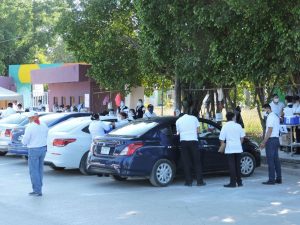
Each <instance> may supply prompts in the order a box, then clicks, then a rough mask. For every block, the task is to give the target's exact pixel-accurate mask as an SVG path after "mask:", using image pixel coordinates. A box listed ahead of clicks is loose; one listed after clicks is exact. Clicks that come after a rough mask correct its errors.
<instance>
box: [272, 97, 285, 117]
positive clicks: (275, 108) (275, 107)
mask: <svg viewBox="0 0 300 225" xmlns="http://www.w3.org/2000/svg"><path fill="white" fill-rule="evenodd" d="M270 106H271V109H272V112H274V113H275V114H276V115H277V116H279V117H281V116H282V113H283V108H284V104H283V103H282V102H280V101H279V97H278V95H277V94H274V95H273V100H272V102H271V103H270Z"/></svg>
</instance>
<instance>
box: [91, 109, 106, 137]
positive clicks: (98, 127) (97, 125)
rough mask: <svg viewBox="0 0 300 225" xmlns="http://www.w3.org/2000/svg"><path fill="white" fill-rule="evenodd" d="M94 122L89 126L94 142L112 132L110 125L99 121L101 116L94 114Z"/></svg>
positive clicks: (92, 118)
mask: <svg viewBox="0 0 300 225" xmlns="http://www.w3.org/2000/svg"><path fill="white" fill-rule="evenodd" d="M91 120H92V122H91V123H90V125H89V131H90V134H91V136H92V140H93V139H94V138H95V137H97V136H104V135H105V132H108V131H109V130H110V125H109V124H106V123H105V122H103V121H101V120H100V119H99V114H97V113H94V114H93V115H92V116H91Z"/></svg>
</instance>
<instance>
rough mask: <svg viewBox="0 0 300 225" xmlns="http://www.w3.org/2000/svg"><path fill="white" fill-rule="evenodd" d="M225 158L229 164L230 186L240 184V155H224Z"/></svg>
mask: <svg viewBox="0 0 300 225" xmlns="http://www.w3.org/2000/svg"><path fill="white" fill-rule="evenodd" d="M226 156H227V159H228V164H229V174H230V184H232V185H235V184H236V183H237V184H241V183H242V175H241V153H232V154H226Z"/></svg>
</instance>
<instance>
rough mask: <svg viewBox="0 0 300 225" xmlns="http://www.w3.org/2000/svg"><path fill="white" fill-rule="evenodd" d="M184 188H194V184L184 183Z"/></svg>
mask: <svg viewBox="0 0 300 225" xmlns="http://www.w3.org/2000/svg"><path fill="white" fill-rule="evenodd" d="M184 186H188V187H192V183H184Z"/></svg>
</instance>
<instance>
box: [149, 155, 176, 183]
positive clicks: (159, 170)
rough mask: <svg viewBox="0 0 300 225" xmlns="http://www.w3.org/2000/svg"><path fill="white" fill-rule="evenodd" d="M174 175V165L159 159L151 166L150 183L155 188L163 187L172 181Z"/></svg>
mask: <svg viewBox="0 0 300 225" xmlns="http://www.w3.org/2000/svg"><path fill="white" fill-rule="evenodd" d="M174 175H175V166H174V164H173V163H172V162H171V161H169V160H167V159H160V160H158V161H157V162H156V163H155V164H154V166H153V169H152V172H151V175H150V183H151V184H152V185H153V186H156V187H165V186H167V185H168V184H170V183H171V182H172V181H173V178H174Z"/></svg>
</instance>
